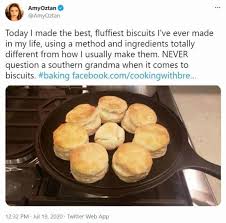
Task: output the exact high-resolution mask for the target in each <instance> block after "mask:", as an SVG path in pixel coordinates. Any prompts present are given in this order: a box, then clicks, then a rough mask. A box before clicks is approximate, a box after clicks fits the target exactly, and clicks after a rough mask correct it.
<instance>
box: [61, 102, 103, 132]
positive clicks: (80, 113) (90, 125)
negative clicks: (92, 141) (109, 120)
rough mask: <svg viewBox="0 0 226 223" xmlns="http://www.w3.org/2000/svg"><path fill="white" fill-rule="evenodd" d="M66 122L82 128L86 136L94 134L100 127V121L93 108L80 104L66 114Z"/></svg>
mask: <svg viewBox="0 0 226 223" xmlns="http://www.w3.org/2000/svg"><path fill="white" fill-rule="evenodd" d="M65 121H66V122H70V123H74V124H76V125H80V126H83V127H84V128H85V129H86V130H87V132H88V135H89V136H90V135H93V134H95V132H96V130H97V129H98V128H99V127H100V125H101V119H100V116H99V113H98V111H97V109H96V107H95V106H92V105H90V104H80V105H77V106H76V107H75V108H73V109H72V110H71V111H69V112H68V113H67V114H66V119H65Z"/></svg>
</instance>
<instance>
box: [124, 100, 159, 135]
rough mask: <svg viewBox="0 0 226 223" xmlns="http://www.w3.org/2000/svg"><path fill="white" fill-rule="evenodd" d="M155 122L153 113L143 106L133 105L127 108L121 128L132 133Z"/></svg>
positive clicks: (155, 118) (155, 117)
mask: <svg viewBox="0 0 226 223" xmlns="http://www.w3.org/2000/svg"><path fill="white" fill-rule="evenodd" d="M156 122H157V116H156V114H155V111H154V110H152V109H151V108H150V107H148V106H147V105H144V104H139V103H135V104H132V105H130V106H129V108H128V110H127V111H126V114H125V116H124V118H123V120H122V123H121V125H122V127H123V128H124V129H125V130H126V131H128V132H130V133H134V132H135V130H136V128H137V127H140V126H143V125H148V124H153V123H156Z"/></svg>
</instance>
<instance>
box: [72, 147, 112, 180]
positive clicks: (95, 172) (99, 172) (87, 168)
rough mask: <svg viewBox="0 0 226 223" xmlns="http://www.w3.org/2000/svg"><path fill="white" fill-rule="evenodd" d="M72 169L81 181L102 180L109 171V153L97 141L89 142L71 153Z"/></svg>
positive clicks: (73, 173)
mask: <svg viewBox="0 0 226 223" xmlns="http://www.w3.org/2000/svg"><path fill="white" fill-rule="evenodd" d="M70 170H71V173H72V175H73V177H74V178H75V179H76V180H77V181H79V182H81V183H87V184H89V183H94V182H96V181H99V180H101V179H102V178H103V177H104V176H105V174H106V173H107V171H108V153H107V151H106V149H105V148H104V147H103V146H101V145H99V144H97V143H87V144H85V145H82V146H79V147H78V148H77V149H76V150H73V151H71V153H70Z"/></svg>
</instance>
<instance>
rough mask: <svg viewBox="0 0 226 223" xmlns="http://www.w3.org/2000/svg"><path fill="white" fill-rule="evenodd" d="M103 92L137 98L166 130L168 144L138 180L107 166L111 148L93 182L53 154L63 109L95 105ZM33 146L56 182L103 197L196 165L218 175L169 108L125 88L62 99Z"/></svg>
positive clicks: (145, 185) (129, 138) (128, 138)
mask: <svg viewBox="0 0 226 223" xmlns="http://www.w3.org/2000/svg"><path fill="white" fill-rule="evenodd" d="M103 95H115V96H118V97H121V98H123V99H124V100H126V101H127V103H128V105H130V104H133V103H136V102H138V103H143V104H146V105H148V106H150V107H151V108H153V109H154V111H155V112H156V114H157V117H158V123H160V124H162V125H163V126H165V127H166V128H167V129H168V131H169V134H170V144H169V145H168V149H167V153H166V155H165V156H163V157H161V158H158V159H154V164H153V166H152V169H151V172H150V173H149V175H148V176H147V177H146V178H145V179H143V180H141V181H139V182H135V183H129V184H128V183H125V182H123V181H121V180H119V179H118V177H117V176H116V175H115V174H114V172H113V170H112V168H111V158H112V155H113V153H114V151H110V152H108V153H109V171H108V173H107V174H106V175H105V177H104V178H103V179H102V180H100V181H98V182H96V183H93V184H82V183H79V182H77V181H76V180H75V179H74V178H73V177H72V175H71V173H70V168H69V161H63V160H61V159H59V158H57V157H56V156H55V154H54V151H53V140H52V138H53V131H54V130H55V129H56V128H57V127H58V126H59V125H60V124H61V123H63V122H64V120H65V115H66V114H67V112H68V111H70V110H71V109H72V108H74V107H75V106H76V105H78V104H82V103H89V104H92V105H97V103H98V99H99V98H100V97H101V96H103ZM132 139H133V134H129V133H127V132H126V140H125V141H126V142H131V141H132ZM206 140H208V139H206ZM90 141H93V137H90ZM36 150H37V155H38V158H39V161H40V163H41V165H42V166H43V167H44V168H45V169H46V170H47V172H48V173H49V174H50V175H52V176H53V177H54V178H56V179H57V180H58V181H59V182H61V183H63V184H66V185H68V186H70V187H73V188H74V190H75V191H77V192H81V193H88V194H94V195H101V196H107V197H121V196H125V195H131V194H136V193H139V192H143V191H145V190H148V189H150V188H153V187H155V186H157V185H159V184H161V183H163V182H164V181H166V180H167V179H168V178H170V177H171V176H172V175H173V174H174V173H176V172H177V171H179V170H182V169H188V168H192V169H197V170H201V171H203V172H205V173H208V174H210V175H212V176H214V177H217V178H219V179H220V178H221V167H220V166H217V165H215V164H213V163H210V162H208V161H206V160H204V159H203V158H201V157H200V156H199V155H197V154H196V152H195V151H194V150H193V149H192V148H191V146H190V145H189V143H188V135H187V132H186V129H185V127H184V125H183V123H182V122H181V121H180V119H179V118H178V117H177V116H176V115H175V114H174V113H173V112H172V111H171V110H170V109H169V108H167V107H166V106H164V105H162V104H160V103H156V102H153V101H152V100H151V98H150V97H147V96H144V95H139V94H133V93H128V92H115V91H113V92H96V93H92V94H91V93H87V94H82V95H79V96H76V97H74V98H72V99H70V100H68V101H66V102H65V103H63V104H62V105H60V106H59V107H57V108H56V109H55V110H54V111H53V112H51V113H50V114H49V116H48V117H47V118H46V120H45V121H44V122H43V123H42V125H41V126H40V128H39V132H38V138H37V145H36Z"/></svg>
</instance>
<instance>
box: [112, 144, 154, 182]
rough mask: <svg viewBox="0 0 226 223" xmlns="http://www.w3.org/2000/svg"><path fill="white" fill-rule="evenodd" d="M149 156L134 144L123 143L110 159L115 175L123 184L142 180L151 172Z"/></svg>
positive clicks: (151, 162)
mask: <svg viewBox="0 0 226 223" xmlns="http://www.w3.org/2000/svg"><path fill="white" fill-rule="evenodd" d="M152 164H153V161H152V157H151V154H150V153H149V152H148V151H147V150H146V149H144V148H143V147H142V146H140V145H138V144H135V143H124V144H122V145H121V146H119V148H118V149H117V150H116V152H115V153H114V155H113V158H112V168H113V170H114V172H115V174H116V175H117V176H118V177H119V178H120V179H121V180H122V181H124V182H127V183H132V182H137V181H139V180H142V179H144V178H145V177H146V176H147V175H148V173H149V172H150V170H151V167H152Z"/></svg>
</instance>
